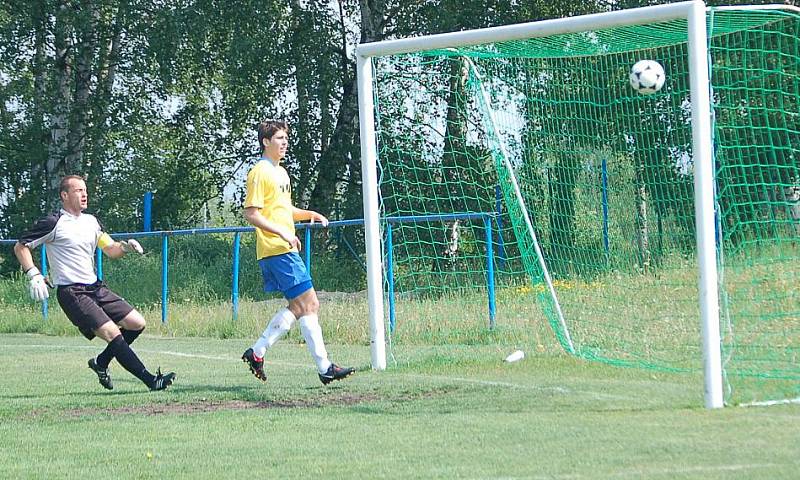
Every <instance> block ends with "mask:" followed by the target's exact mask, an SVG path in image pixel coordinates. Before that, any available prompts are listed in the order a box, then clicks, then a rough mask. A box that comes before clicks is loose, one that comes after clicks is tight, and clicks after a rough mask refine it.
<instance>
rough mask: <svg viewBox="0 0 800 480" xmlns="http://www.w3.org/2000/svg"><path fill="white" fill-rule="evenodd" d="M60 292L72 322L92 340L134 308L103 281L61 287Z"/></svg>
mask: <svg viewBox="0 0 800 480" xmlns="http://www.w3.org/2000/svg"><path fill="white" fill-rule="evenodd" d="M56 295H57V297H58V304H59V305H61V309H62V310H63V311H64V313H65V314H66V315H67V318H69V321H70V322H72V324H73V325H75V326H76V327H78V330H80V331H81V333H82V334H83V336H84V337H86V338H88V339H89V340H91V339H93V338H94V337H95V334H94V331H95V330H97V329H98V328H100V327H101V326H102V325H103V324H105V323H106V322H109V321H111V322H114V323H119V322H121V321H122V319H124V318H125V317H126V316H127V315H128V314H129V313H131V312H132V311H133V307H132V306H130V304H129V303H128V302H126V301H125V299H123V298H122V297H120V296H119V295H117V294H116V293H114V292H112V291H111V290H109V289H108V287H106V284H105V283H103V282H102V281H101V280H98V281H97V282H95V283H93V284H91V285H83V284H80V283H73V284H72V285H65V286H59V287H58V290H57V292H56Z"/></svg>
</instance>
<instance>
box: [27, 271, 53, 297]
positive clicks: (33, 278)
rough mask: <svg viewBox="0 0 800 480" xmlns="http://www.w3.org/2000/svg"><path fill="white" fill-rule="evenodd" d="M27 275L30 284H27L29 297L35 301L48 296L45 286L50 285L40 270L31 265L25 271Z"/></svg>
mask: <svg viewBox="0 0 800 480" xmlns="http://www.w3.org/2000/svg"><path fill="white" fill-rule="evenodd" d="M25 275H27V277H28V280H29V281H30V284H29V285H28V291H29V292H30V294H31V298H32V299H34V300H35V301H37V302H41V301H42V300H44V299H45V298H47V297H49V296H50V292H49V291H48V290H47V287H48V286H50V287H52V285H50V281H49V280H47V279H46V278H44V275H42V272H40V271H39V269H38V268H36V267H31V268H30V269H28V271H27V272H25Z"/></svg>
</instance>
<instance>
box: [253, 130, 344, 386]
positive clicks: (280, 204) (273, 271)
mask: <svg viewBox="0 0 800 480" xmlns="http://www.w3.org/2000/svg"><path fill="white" fill-rule="evenodd" d="M258 144H259V146H260V148H261V159H260V160H259V161H258V163H256V164H255V165H254V166H253V168H251V169H250V172H249V173H248V174H247V196H246V198H245V202H244V218H245V219H246V220H247V222H248V223H250V224H251V225H253V226H254V227H256V255H257V256H258V264H259V266H260V267H261V274H262V276H263V279H264V291H266V292H281V293H283V296H284V297H286V300H287V301H288V302H289V305H288V306H287V307H285V308H282V309H281V310H279V311H278V313H276V314H275V316H274V317H272V319H271V320H270V322H269V324H268V325H267V328H266V329H265V330H264V333H262V334H261V337H259V338H258V340H256V342H255V343H254V344H253V346H252V347H251V348H248V349H247V350H246V351H245V352H244V354H243V355H242V361H244V362H245V363H247V364H248V366H249V367H250V371H251V372H253V375H255V376H256V378H258V379H259V380H262V381H266V380H267V376H266V374H265V373H264V355H265V354H266V351H267V349H269V348H270V347H271V346H272V345H274V344H275V342H277V341H278V340H279V339H280V338H281V337H282V336H283V335H285V334H286V332H288V331H289V329H290V328H291V327H292V324H294V322H295V321H298V323H299V324H300V332H301V333H302V335H303V338H304V339H305V341H306V346H307V347H308V351H309V353H311V356H312V357H313V358H314V362H315V363H316V364H317V370H318V371H319V379H320V381H322V383H323V384H324V385H327V384H329V383H330V382H332V381H334V380H341V379H342V378H345V377H347V376H348V375H350V374H351V373H353V372H354V369H353V368H345V367H339V366H338V365H335V364H333V363H331V361H330V360H328V352H327V351H326V350H325V342H324V341H323V340H322V329H321V328H320V326H319V318H318V314H319V300H318V299H317V293H316V291H315V290H314V285H313V284H312V283H311V277H310V276H309V275H308V271H307V270H306V267H305V264H304V263H303V261H302V260H301V259H300V255H299V254H298V252H299V251H300V248H301V245H300V239H299V238H297V235H295V231H294V222H296V221H309V222H311V223H314V222H320V223H322V224H323V225H324V226H327V225H328V219H327V218H325V217H324V216H323V215H321V214H319V213H317V212H314V211H311V210H303V209H300V208H296V207H295V206H294V205H292V189H291V186H290V184H289V175H288V174H287V173H286V170H284V168H283V167H282V166H281V161H282V160H283V158H284V157H285V156H286V148H287V146H288V145H289V127H288V126H287V125H286V123H285V122H282V121H274V120H272V121H265V122H261V123H260V124H259V125H258Z"/></svg>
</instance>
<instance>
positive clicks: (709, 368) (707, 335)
mask: <svg viewBox="0 0 800 480" xmlns="http://www.w3.org/2000/svg"><path fill="white" fill-rule="evenodd" d="M670 20H686V22H687V27H688V32H687V33H688V49H689V65H688V70H689V77H690V96H691V118H692V129H691V130H692V147H693V148H692V152H693V155H694V162H693V164H694V169H695V170H694V173H695V175H694V196H695V225H696V232H697V236H696V244H697V255H698V257H697V258H698V263H699V301H700V314H701V335H702V344H703V345H702V348H703V368H704V378H705V406H706V407H707V408H719V407H722V406H723V388H722V384H723V383H722V366H721V353H720V352H721V345H720V329H719V293H718V287H717V282H718V274H717V258H716V246H715V215H714V178H713V177H714V167H713V153H712V143H711V139H712V131H711V110H710V94H709V88H710V87H709V75H708V72H709V65H708V51H707V33H706V7H705V4H704V3H703V2H701V1H689V2H681V3H673V4H667V5H658V6H652V7H642V8H635V9H630V10H623V11H614V12H607V13H598V14H592V15H584V16H579V17H571V18H562V19H554V20H545V21H540V22H532V23H525V24H518V25H509V26H503V27H495V28H487V29H480V30H473V31H464V32H455V33H447V34H440V35H431V36H426V37H419V38H410V39H401V40H389V41H383V42H375V43H367V44H362V45H359V46H358V47H357V49H356V56H357V65H358V66H357V71H358V101H359V121H360V134H361V164H362V179H363V195H364V219H365V235H366V255H367V286H368V301H369V317H370V320H369V321H370V336H371V361H372V368H373V369H375V370H384V369H385V368H386V348H385V331H384V302H383V262H382V254H381V231H380V210H379V190H378V164H377V143H376V137H375V112H374V108H375V105H374V103H373V100H374V99H373V95H374V92H373V63H372V61H373V58H374V57H380V56H387V55H392V54H401V53H412V52H417V51H422V50H431V49H440V48H441V49H443V48H447V47H460V46H468V45H477V44H481V43H487V42H500V41H508V40H518V39H525V38H534V37H545V36H549V35H557V34H565V33H576V32H583V31H587V30H597V29H603V28H611V27H618V26H626V25H640V24H647V23H653V22H662V21H670Z"/></svg>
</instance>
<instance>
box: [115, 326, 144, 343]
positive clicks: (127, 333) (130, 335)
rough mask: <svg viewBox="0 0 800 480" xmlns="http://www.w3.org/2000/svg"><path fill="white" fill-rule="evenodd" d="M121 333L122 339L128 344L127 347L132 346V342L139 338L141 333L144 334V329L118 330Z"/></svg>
mask: <svg viewBox="0 0 800 480" xmlns="http://www.w3.org/2000/svg"><path fill="white" fill-rule="evenodd" d="M120 331H121V332H122V338H124V339H125V341H126V342H127V343H128V345H133V341H134V340H136V339H137V338H139V335H141V333H142V332H144V327H142V329H141V330H123V329H120Z"/></svg>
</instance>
